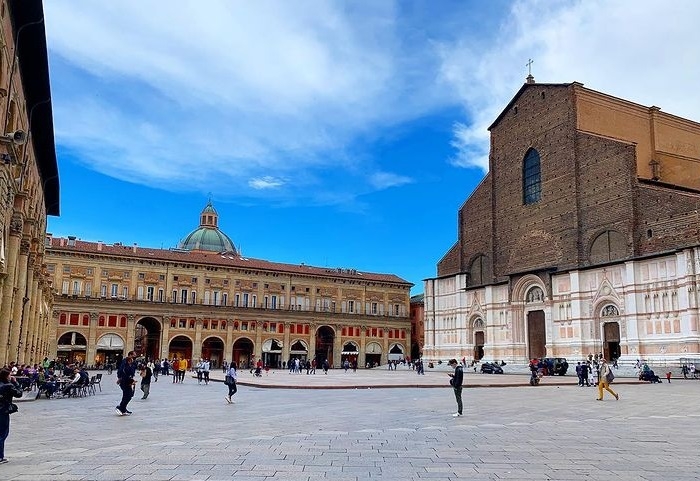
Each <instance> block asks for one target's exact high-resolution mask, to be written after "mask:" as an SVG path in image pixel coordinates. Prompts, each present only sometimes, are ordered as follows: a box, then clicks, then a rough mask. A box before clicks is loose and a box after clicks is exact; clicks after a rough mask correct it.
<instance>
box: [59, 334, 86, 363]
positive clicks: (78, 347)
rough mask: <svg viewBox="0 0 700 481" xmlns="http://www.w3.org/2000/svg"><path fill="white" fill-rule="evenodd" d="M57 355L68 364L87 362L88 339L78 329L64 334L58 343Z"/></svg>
mask: <svg viewBox="0 0 700 481" xmlns="http://www.w3.org/2000/svg"><path fill="white" fill-rule="evenodd" d="M56 344H57V346H56V351H57V352H56V356H57V357H58V358H59V359H61V360H64V361H65V362H66V363H68V364H72V363H74V362H85V355H86V352H87V339H85V336H84V335H83V334H81V333H79V332H76V331H69V332H66V333H64V334H62V335H61V336H60V337H59V338H58V342H57V343H56Z"/></svg>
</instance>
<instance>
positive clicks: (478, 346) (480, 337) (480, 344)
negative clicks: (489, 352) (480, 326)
mask: <svg viewBox="0 0 700 481" xmlns="http://www.w3.org/2000/svg"><path fill="white" fill-rule="evenodd" d="M483 357H484V331H476V332H475V333H474V360H475V361H480V360H481V359H482V358H483Z"/></svg>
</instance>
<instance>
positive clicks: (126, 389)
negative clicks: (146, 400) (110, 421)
mask: <svg viewBox="0 0 700 481" xmlns="http://www.w3.org/2000/svg"><path fill="white" fill-rule="evenodd" d="M119 387H120V388H121V390H122V402H121V403H119V406H117V409H119V410H120V411H121V412H123V413H125V412H126V411H127V409H126V406H127V405H128V404H129V401H131V398H132V397H134V387H133V386H132V385H131V384H120V385H119Z"/></svg>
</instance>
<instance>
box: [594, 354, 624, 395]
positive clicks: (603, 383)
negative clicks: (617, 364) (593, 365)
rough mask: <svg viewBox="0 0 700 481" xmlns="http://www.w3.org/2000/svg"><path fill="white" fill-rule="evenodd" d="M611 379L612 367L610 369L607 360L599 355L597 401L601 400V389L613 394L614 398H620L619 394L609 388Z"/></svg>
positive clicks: (612, 377)
mask: <svg viewBox="0 0 700 481" xmlns="http://www.w3.org/2000/svg"><path fill="white" fill-rule="evenodd" d="M613 379H615V375H614V374H613V372H612V369H610V366H608V363H607V361H606V360H605V359H603V358H602V357H601V361H600V375H599V377H598V397H597V398H596V400H597V401H602V400H603V389H605V390H606V391H608V392H609V393H610V394H612V395H613V396H615V399H617V400H619V399H620V396H619V395H618V394H617V393H616V392H615V391H613V390H612V389H610V383H611V382H612V381H613Z"/></svg>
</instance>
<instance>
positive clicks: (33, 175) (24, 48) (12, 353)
mask: <svg viewBox="0 0 700 481" xmlns="http://www.w3.org/2000/svg"><path fill="white" fill-rule="evenodd" d="M0 35H1V36H2V47H0V105H2V114H1V115H2V130H1V131H0V291H1V294H0V366H2V365H4V364H6V363H10V362H12V361H15V362H19V363H31V362H36V361H37V360H41V359H43V357H44V356H47V355H49V353H50V346H51V341H53V336H54V331H53V328H52V325H51V310H52V297H53V295H52V292H51V284H50V278H49V276H48V275H47V273H46V271H45V269H44V265H43V264H44V260H45V253H44V250H45V246H44V237H45V235H46V216H47V215H54V216H55V215H58V214H59V178H58V167H57V163H56V148H55V144H54V132H53V113H52V107H51V87H50V82H49V64H48V53H47V47H46V31H45V27H44V13H43V5H42V2H41V1H40V0H10V1H8V0H4V1H1V2H0Z"/></svg>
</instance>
